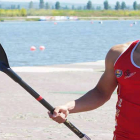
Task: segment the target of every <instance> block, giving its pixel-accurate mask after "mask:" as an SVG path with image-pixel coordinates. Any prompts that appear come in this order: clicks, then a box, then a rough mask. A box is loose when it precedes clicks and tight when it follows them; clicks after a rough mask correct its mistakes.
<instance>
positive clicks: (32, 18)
mask: <svg viewBox="0 0 140 140" xmlns="http://www.w3.org/2000/svg"><path fill="white" fill-rule="evenodd" d="M41 17H45V16H27V17H0V22H8V21H24V22H25V21H53V22H57V21H78V20H79V21H83V20H87V21H88V20H89V21H90V20H91V21H92V20H95V21H96V20H140V17H135V16H134V17H108V16H105V17H104V16H102V17H77V19H76V20H73V19H72V20H71V19H69V20H41ZM51 17H59V16H51ZM52 19H54V18H52Z"/></svg>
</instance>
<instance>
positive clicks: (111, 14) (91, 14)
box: [0, 9, 140, 21]
mask: <svg viewBox="0 0 140 140" xmlns="http://www.w3.org/2000/svg"><path fill="white" fill-rule="evenodd" d="M27 16H33V18H27ZM34 16H38V17H36V18H35V17H34ZM39 16H77V17H78V18H79V20H119V19H124V20H127V19H140V10H139V11H132V10H131V11H129V10H118V11H116V10H100V11H97V10H45V9H44V10H35V9H32V10H26V9H21V10H5V9H0V21H5V20H24V21H38V20H39Z"/></svg>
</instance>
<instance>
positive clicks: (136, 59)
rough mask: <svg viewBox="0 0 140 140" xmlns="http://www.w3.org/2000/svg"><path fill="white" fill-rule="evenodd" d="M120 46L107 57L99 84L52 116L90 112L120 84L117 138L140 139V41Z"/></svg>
mask: <svg viewBox="0 0 140 140" xmlns="http://www.w3.org/2000/svg"><path fill="white" fill-rule="evenodd" d="M129 45H130V42H129V43H126V44H122V45H116V46H114V47H112V48H111V49H110V51H109V52H108V53H107V56H106V59H105V72H104V73H103V75H102V77H101V78H100V80H99V82H98V83H97V85H96V87H95V88H93V89H92V90H90V91H89V92H87V93H86V94H85V95H83V96H82V97H80V98H79V99H77V100H75V101H71V102H68V103H67V104H65V105H62V106H58V107H56V108H55V110H54V113H53V115H52V114H51V113H50V112H49V116H50V118H52V119H53V120H54V121H56V122H58V123H63V122H64V121H65V120H66V117H67V116H68V114H69V113H78V112H84V111H90V110H93V109H96V108H98V107H100V106H102V105H103V104H104V103H105V102H107V101H108V100H109V99H110V97H111V95H112V93H113V91H114V90H115V88H116V87H118V89H117V93H118V102H117V105H116V126H115V131H114V138H113V140H140V43H139V41H135V42H133V43H132V44H131V45H130V46H129Z"/></svg>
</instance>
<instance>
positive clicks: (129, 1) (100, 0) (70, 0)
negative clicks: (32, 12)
mask: <svg viewBox="0 0 140 140" xmlns="http://www.w3.org/2000/svg"><path fill="white" fill-rule="evenodd" d="M0 1H10V2H14V1H16V2H30V1H36V2H38V1H39V0H0ZM44 1H45V2H46V1H47V2H56V1H59V2H65V3H87V1H88V0H77V1H76V0H44ZM91 1H92V3H93V4H103V2H104V1H105V0H97V1H95V0H91ZM116 1H119V2H122V1H124V2H126V4H127V5H132V4H133V2H134V1H135V0H108V2H109V3H110V4H115V3H116ZM136 1H137V3H140V0H136Z"/></svg>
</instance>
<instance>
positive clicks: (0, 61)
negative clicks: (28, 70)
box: [0, 44, 10, 70]
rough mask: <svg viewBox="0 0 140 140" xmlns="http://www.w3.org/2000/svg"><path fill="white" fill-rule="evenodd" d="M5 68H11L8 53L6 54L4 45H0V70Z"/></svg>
mask: <svg viewBox="0 0 140 140" xmlns="http://www.w3.org/2000/svg"><path fill="white" fill-rule="evenodd" d="M3 66H4V67H8V68H9V67H10V66H9V63H8V59H7V56H6V53H5V51H4V49H3V47H2V45H1V44H0V70H2V69H3Z"/></svg>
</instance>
